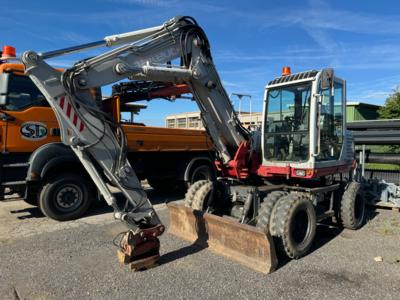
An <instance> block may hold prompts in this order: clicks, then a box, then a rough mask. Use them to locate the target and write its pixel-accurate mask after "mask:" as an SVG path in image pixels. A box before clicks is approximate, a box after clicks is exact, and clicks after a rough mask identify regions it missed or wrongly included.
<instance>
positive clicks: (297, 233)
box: [271, 193, 317, 259]
mask: <svg viewBox="0 0 400 300" xmlns="http://www.w3.org/2000/svg"><path fill="white" fill-rule="evenodd" d="M271 221H272V223H271V228H274V230H273V231H274V235H275V236H273V238H274V241H275V243H276V245H277V250H278V251H279V252H280V253H281V254H283V255H286V256H287V257H289V258H293V259H298V258H300V257H302V256H304V255H306V254H307V253H308V251H309V250H310V248H311V246H312V243H313V241H314V237H315V233H316V227H317V223H316V215H315V209H314V206H313V204H312V203H311V201H310V199H309V197H308V195H307V194H302V193H290V194H288V195H286V196H284V197H282V198H281V199H280V200H279V202H278V205H277V208H276V212H275V213H274V214H273V217H272V220H271Z"/></svg>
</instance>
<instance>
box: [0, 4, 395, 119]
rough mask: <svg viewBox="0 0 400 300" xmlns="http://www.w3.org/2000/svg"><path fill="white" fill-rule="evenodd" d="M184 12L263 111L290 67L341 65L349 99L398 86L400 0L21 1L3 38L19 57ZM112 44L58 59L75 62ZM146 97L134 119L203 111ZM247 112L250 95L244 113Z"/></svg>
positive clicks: (231, 81) (234, 82)
mask: <svg viewBox="0 0 400 300" xmlns="http://www.w3.org/2000/svg"><path fill="white" fill-rule="evenodd" d="M177 15H188V16H192V17H194V18H195V19H196V20H197V22H198V23H199V25H200V26H202V27H203V29H204V31H205V32H206V34H207V36H208V38H209V40H210V44H211V51H212V55H213V59H214V63H215V64H216V67H217V70H218V72H219V74H220V77H221V79H222V81H223V84H224V86H225V89H226V90H227V92H228V94H231V93H244V94H250V95H251V96H252V102H253V103H252V104H253V111H262V101H263V89H264V87H265V85H266V83H267V82H268V81H270V80H271V79H273V78H275V77H277V76H279V75H280V73H281V69H282V67H283V66H290V67H291V69H292V72H301V71H306V70H311V69H321V68H325V67H333V68H334V69H335V74H336V75H337V76H339V77H341V78H344V79H346V80H347V99H348V101H357V102H367V103H373V104H383V103H384V101H385V99H386V97H387V96H388V94H390V93H391V92H392V90H393V89H394V88H395V87H396V86H397V85H400V2H399V1H394V0H391V1H384V0H381V1H372V0H363V1H361V0H353V1H348V0H347V1H345V0H336V1H326V0H325V1H324V0H309V1H299V0H296V1H295V0H292V1H267V0H264V1H262V0H261V1H234V0H221V1H216V0H214V1H209V0H204V1H196V0H187V1H180V0H102V1H94V0H85V1H83V0H80V1H75V0H69V1H61V0H59V1H54V0H51V1H48V0H42V1H29V0H26V1H18V0H14V1H7V5H3V6H2V14H1V15H0V28H2V29H1V31H2V34H1V35H0V41H1V45H13V46H15V47H16V48H17V53H18V54H22V53H23V52H24V51H25V50H35V51H37V52H41V51H48V50H55V49H59V48H64V47H69V46H74V45H77V44H82V43H88V42H92V41H97V40H101V39H103V37H105V36H107V35H111V34H116V33H122V32H128V31H133V30H137V29H142V28H146V27H152V26H157V25H160V24H162V23H164V22H165V21H167V20H169V19H170V18H171V17H173V16H177ZM106 50H107V49H104V48H100V49H98V50H95V51H89V52H87V53H79V54H74V55H72V56H71V55H70V56H61V57H57V58H55V59H53V60H51V61H50V63H51V64H52V65H54V66H58V67H68V66H71V65H72V64H73V63H74V62H76V61H77V60H80V59H83V58H85V57H89V56H92V55H96V54H99V53H102V52H104V51H106ZM104 92H105V93H109V92H110V89H109V88H106V89H105V90H104ZM232 101H233V103H234V104H235V106H236V107H237V106H238V101H237V100H236V99H235V97H232ZM147 104H148V108H147V109H146V110H143V111H142V112H141V113H140V115H139V116H138V117H137V118H136V120H137V121H140V122H144V123H146V124H148V125H157V126H163V125H164V122H165V121H164V119H165V116H166V115H169V114H174V113H179V112H188V111H197V110H198V109H197V106H196V104H195V103H194V102H193V101H190V100H176V101H175V102H168V101H165V100H154V101H151V102H150V103H147ZM248 109H249V103H248V101H246V100H243V104H242V110H248Z"/></svg>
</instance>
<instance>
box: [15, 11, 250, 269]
mask: <svg viewBox="0 0 400 300" xmlns="http://www.w3.org/2000/svg"><path fill="white" fill-rule="evenodd" d="M99 46H108V47H110V46H119V47H117V48H114V49H112V50H110V51H107V52H105V53H103V54H100V55H98V56H95V57H91V58H88V59H84V60H82V61H79V62H77V63H75V64H74V65H73V66H72V67H71V68H69V69H67V70H65V71H64V72H63V73H61V72H59V71H58V70H56V69H54V68H53V67H51V66H50V65H49V64H47V63H46V61H45V60H46V59H48V58H52V57H56V56H59V55H63V54H68V53H72V52H77V51H83V50H87V49H90V48H93V47H99ZM175 59H180V62H181V63H180V65H179V66H173V65H171V64H170V62H171V61H173V60H175ZM22 61H23V63H24V65H25V68H26V72H27V73H28V74H29V76H30V78H31V79H32V80H33V82H34V83H35V84H36V85H37V86H38V88H39V89H40V91H41V92H42V93H43V94H44V95H45V97H46V99H47V100H48V102H49V103H50V105H51V107H52V108H53V110H54V111H55V113H56V117H57V120H58V122H59V124H60V129H61V139H62V141H63V142H64V143H65V144H67V145H69V146H71V148H72V149H73V151H74V152H75V153H76V155H77V157H78V158H79V159H80V161H81V162H82V164H83V166H84V167H85V169H86V170H87V172H88V173H89V175H90V177H91V178H92V179H93V181H94V183H95V184H96V186H97V188H98V189H99V191H100V192H101V194H102V195H103V196H104V198H105V200H106V201H107V203H108V204H109V205H110V206H112V207H113V209H114V216H115V218H117V219H120V220H122V221H125V222H126V223H127V224H128V225H129V227H130V231H129V232H127V234H126V235H125V236H124V238H123V239H122V240H123V245H122V248H123V250H124V251H125V254H127V256H129V257H130V260H131V261H135V260H138V259H143V258H149V257H151V258H152V259H154V258H157V255H158V250H159V242H158V239H157V236H158V235H160V234H162V233H163V231H164V226H163V225H162V224H161V222H160V220H159V218H158V216H157V214H156V212H155V211H154V209H153V207H152V205H151V203H150V201H149V200H148V198H147V196H146V193H145V192H144V190H143V188H142V187H141V185H140V181H139V180H138V178H137V176H136V174H135V173H134V171H133V169H132V167H131V166H130V164H129V162H128V160H127V158H126V138H125V135H124V133H123V131H122V129H121V127H120V125H119V124H117V123H115V121H113V120H112V119H111V118H110V117H109V116H108V115H107V114H106V113H104V112H103V111H102V109H101V103H99V102H96V100H95V99H94V98H93V96H92V94H91V90H92V89H93V88H98V87H101V86H105V85H108V84H112V83H115V82H118V81H120V80H122V79H126V78H129V79H131V80H148V81H161V82H169V83H173V84H182V83H184V84H187V86H188V87H189V90H190V92H191V93H192V94H193V97H194V99H195V101H196V102H197V104H198V106H199V108H200V111H201V117H202V119H203V122H204V124H205V126H206V128H207V131H208V133H209V135H210V137H211V139H212V140H213V143H214V145H215V147H216V150H217V153H218V154H219V157H220V161H221V163H222V164H225V165H226V164H228V163H229V161H231V160H232V158H233V156H234V155H235V153H236V151H237V149H238V148H239V147H240V146H241V145H242V144H243V143H244V142H246V141H249V140H250V137H249V134H248V132H247V131H246V130H245V129H244V128H243V127H242V125H241V123H240V121H239V120H238V118H237V116H236V113H235V111H234V109H233V106H232V104H231V102H230V99H229V97H228V95H227V93H226V91H225V89H224V87H223V86H222V83H221V80H220V78H219V76H218V74H217V71H216V69H215V65H214V63H213V60H212V57H211V53H210V45H209V42H208V39H207V37H206V35H205V33H204V32H203V30H202V29H201V28H200V27H199V26H198V25H197V23H196V21H195V20H194V19H192V18H190V17H175V18H173V19H171V20H170V21H168V22H166V23H164V24H163V25H161V26H157V27H153V28H149V29H144V30H139V31H134V32H130V33H125V34H119V35H114V36H108V37H105V38H104V40H102V41H98V42H94V43H90V44H85V45H79V46H76V47H71V48H66V49H61V50H56V51H51V52H45V53H36V52H33V51H27V52H25V53H24V54H23V56H22ZM107 182H108V183H110V184H111V185H113V186H115V187H117V188H119V189H120V190H121V191H122V193H123V195H124V196H125V198H126V202H125V203H124V204H123V205H121V204H119V203H118V202H117V200H116V199H115V197H114V196H113V194H112V193H111V192H110V189H109V187H108V186H107Z"/></svg>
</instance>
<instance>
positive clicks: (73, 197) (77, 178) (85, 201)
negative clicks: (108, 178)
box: [39, 173, 96, 221]
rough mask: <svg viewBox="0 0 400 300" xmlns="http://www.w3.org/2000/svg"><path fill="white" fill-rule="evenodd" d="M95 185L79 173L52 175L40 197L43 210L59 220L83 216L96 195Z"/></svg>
mask: <svg viewBox="0 0 400 300" xmlns="http://www.w3.org/2000/svg"><path fill="white" fill-rule="evenodd" d="M95 194H96V193H95V192H94V186H93V184H92V183H91V182H89V180H88V179H87V178H86V177H85V176H82V175H81V174H78V173H67V174H60V175H56V176H54V177H51V178H50V179H49V180H48V182H47V183H46V184H45V185H44V186H43V189H42V191H41V193H40V197H39V206H40V209H41V210H42V212H43V213H44V214H45V215H46V216H48V217H49V218H52V219H54V220H57V221H68V220H73V219H77V218H79V217H81V216H82V215H83V214H84V213H85V212H86V211H87V210H88V208H89V207H90V205H91V204H92V202H93V199H94V197H95Z"/></svg>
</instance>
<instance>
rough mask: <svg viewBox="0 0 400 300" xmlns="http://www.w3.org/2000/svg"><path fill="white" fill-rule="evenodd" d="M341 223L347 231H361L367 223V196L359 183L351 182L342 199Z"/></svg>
mask: <svg viewBox="0 0 400 300" xmlns="http://www.w3.org/2000/svg"><path fill="white" fill-rule="evenodd" d="M339 213H340V221H341V223H342V225H343V227H345V228H347V229H353V230H356V229H359V228H360V227H361V226H362V225H363V224H364V221H365V196H364V193H363V190H362V188H361V184H360V183H358V182H355V181H353V182H350V184H349V185H348V186H347V188H346V190H345V191H344V193H343V195H342V198H341V199H340V212H339Z"/></svg>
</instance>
